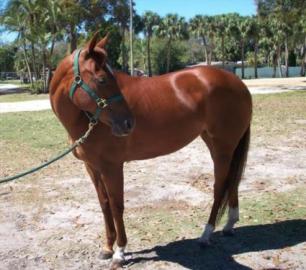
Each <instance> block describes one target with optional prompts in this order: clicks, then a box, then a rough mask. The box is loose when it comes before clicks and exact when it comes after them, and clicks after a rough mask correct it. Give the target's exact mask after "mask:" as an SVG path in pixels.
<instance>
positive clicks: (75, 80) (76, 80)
mask: <svg viewBox="0 0 306 270" xmlns="http://www.w3.org/2000/svg"><path fill="white" fill-rule="evenodd" d="M74 82H75V83H76V84H77V85H81V82H82V78H81V76H80V75H76V76H75V77H74Z"/></svg>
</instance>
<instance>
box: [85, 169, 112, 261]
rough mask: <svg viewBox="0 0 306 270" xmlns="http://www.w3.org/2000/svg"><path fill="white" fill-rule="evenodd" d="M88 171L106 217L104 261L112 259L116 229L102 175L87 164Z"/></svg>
mask: <svg viewBox="0 0 306 270" xmlns="http://www.w3.org/2000/svg"><path fill="white" fill-rule="evenodd" d="M85 167H86V170H87V172H88V174H89V175H90V177H91V179H92V182H93V184H94V186H95V188H96V191H97V194H98V199H99V202H100V206H101V209H102V212H103V216H104V223H105V233H106V243H105V244H104V246H103V248H102V259H110V258H111V257H112V256H113V254H114V251H113V245H114V243H115V241H116V229H115V225H114V221H113V215H112V211H111V208H110V202H109V198H108V195H107V192H106V189H105V185H104V183H103V181H102V177H101V173H100V172H99V171H97V170H95V169H94V168H93V167H91V166H90V165H89V164H87V163H85Z"/></svg>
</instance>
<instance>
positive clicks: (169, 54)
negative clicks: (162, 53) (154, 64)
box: [166, 39, 171, 73]
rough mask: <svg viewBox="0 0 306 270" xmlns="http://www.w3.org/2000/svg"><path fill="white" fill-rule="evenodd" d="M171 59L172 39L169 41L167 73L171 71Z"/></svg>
mask: <svg viewBox="0 0 306 270" xmlns="http://www.w3.org/2000/svg"><path fill="white" fill-rule="evenodd" d="M170 61H171V39H169V41H168V43H167V66H166V73H168V72H169V71H170Z"/></svg>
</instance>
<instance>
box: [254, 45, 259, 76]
mask: <svg viewBox="0 0 306 270" xmlns="http://www.w3.org/2000/svg"><path fill="white" fill-rule="evenodd" d="M257 52H258V44H257V40H256V41H255V44H254V77H255V79H257V78H258V72H257Z"/></svg>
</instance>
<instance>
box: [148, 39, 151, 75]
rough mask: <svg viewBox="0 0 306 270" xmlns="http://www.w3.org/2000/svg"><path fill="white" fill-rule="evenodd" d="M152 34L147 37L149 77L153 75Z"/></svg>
mask: <svg viewBox="0 0 306 270" xmlns="http://www.w3.org/2000/svg"><path fill="white" fill-rule="evenodd" d="M150 43H151V36H150V35H148V38H147V58H148V73H149V77H152V67H151V48H150V47H151V46H150V45H151V44H150Z"/></svg>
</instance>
